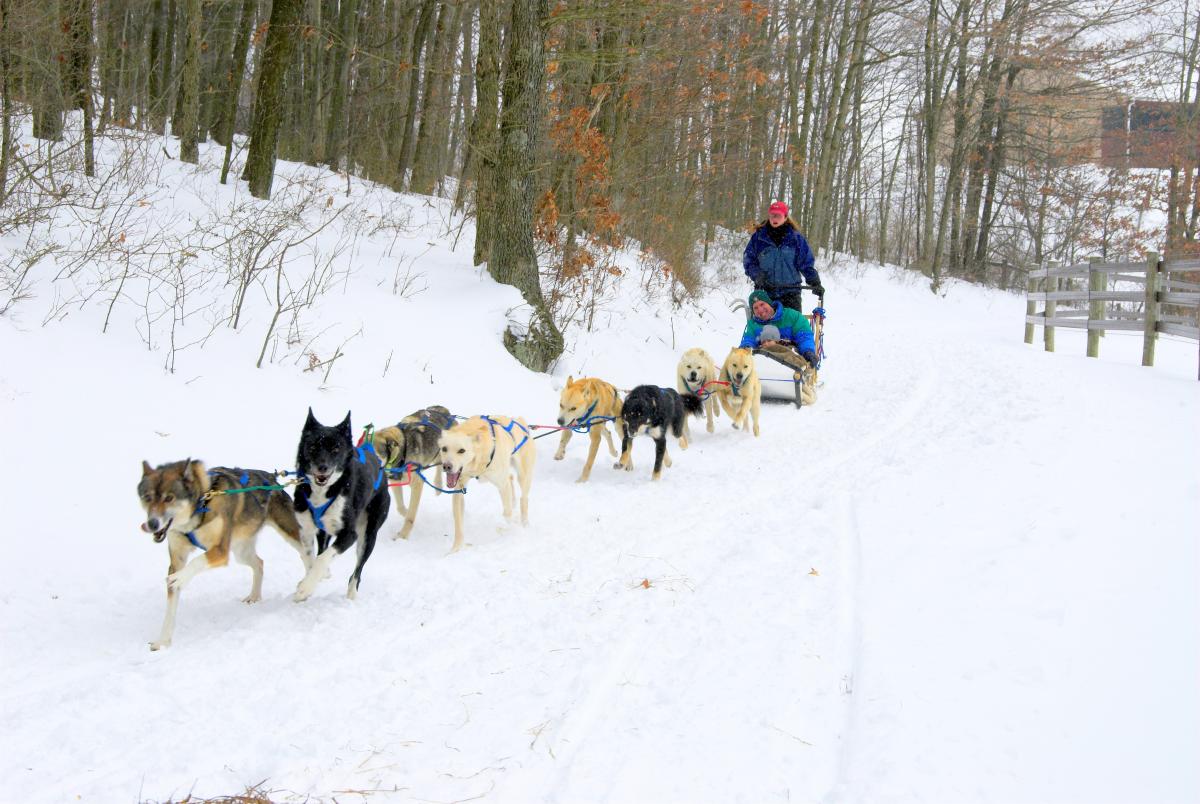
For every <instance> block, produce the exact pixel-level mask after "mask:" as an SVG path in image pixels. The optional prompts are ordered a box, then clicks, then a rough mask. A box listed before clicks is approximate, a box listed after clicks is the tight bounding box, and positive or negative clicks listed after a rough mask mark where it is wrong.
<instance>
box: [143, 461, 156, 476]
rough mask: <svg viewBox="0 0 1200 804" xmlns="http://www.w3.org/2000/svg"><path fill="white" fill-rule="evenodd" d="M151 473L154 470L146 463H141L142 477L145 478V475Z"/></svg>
mask: <svg viewBox="0 0 1200 804" xmlns="http://www.w3.org/2000/svg"><path fill="white" fill-rule="evenodd" d="M153 471H154V470H153V469H151V468H150V464H148V463H146V462H145V461H142V477H145V476H146V475H148V474H150V473H151V472H153Z"/></svg>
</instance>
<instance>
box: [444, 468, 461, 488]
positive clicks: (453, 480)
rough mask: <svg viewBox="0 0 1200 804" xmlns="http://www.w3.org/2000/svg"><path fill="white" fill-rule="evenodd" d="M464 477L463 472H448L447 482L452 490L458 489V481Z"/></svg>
mask: <svg viewBox="0 0 1200 804" xmlns="http://www.w3.org/2000/svg"><path fill="white" fill-rule="evenodd" d="M461 476H462V472H447V473H446V482H447V483H449V484H450V488H452V489H453V488H458V479H459V478H460V477H461Z"/></svg>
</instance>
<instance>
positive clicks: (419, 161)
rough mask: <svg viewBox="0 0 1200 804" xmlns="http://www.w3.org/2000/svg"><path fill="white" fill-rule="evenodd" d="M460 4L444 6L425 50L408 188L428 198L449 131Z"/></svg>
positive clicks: (437, 177)
mask: <svg viewBox="0 0 1200 804" xmlns="http://www.w3.org/2000/svg"><path fill="white" fill-rule="evenodd" d="M461 12H462V5H461V3H447V4H446V5H443V6H442V10H441V13H439V14H438V22H437V28H436V31H435V33H434V37H433V44H432V45H431V46H430V48H429V56H428V58H427V59H426V60H427V61H428V63H429V67H428V70H427V71H426V79H425V98H424V101H423V102H422V104H421V126H420V130H419V132H418V134H417V148H416V156H415V157H414V158H413V175H412V181H411V182H410V183H409V189H410V190H411V191H412V192H414V193H421V194H422V195H429V194H430V193H432V192H433V189H434V186H435V185H436V184H437V181H438V179H439V178H440V175H441V167H442V161H443V160H442V157H443V154H444V153H445V150H446V134H447V131H448V129H449V121H448V118H449V116H450V115H449V113H450V108H449V94H450V86H451V83H452V79H453V75H452V73H453V70H452V69H451V65H452V64H453V60H454V45H455V43H456V42H457V41H458V20H459V15H460V14H461Z"/></svg>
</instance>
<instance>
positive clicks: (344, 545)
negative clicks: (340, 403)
mask: <svg viewBox="0 0 1200 804" xmlns="http://www.w3.org/2000/svg"><path fill="white" fill-rule="evenodd" d="M296 470H297V472H298V473H299V476H300V485H298V486H296V497H295V503H294V505H295V509H296V513H297V514H298V515H299V520H300V528H301V530H302V531H303V532H304V534H305V536H306V538H307V537H308V536H310V535H312V534H313V533H314V532H315V539H316V543H317V556H316V558H315V559H314V560H313V563H312V566H311V567H310V568H309V570H308V574H307V575H305V576H304V580H302V581H300V584H299V586H297V587H296V594H295V595H294V596H293V598H292V599H293V600H295V601H296V602H297V603H299V602H300V601H303V600H307V599H308V598H309V597H310V596H311V595H312V593H313V592H314V591H316V588H317V584H318V583H320V582H321V580H322V579H323V578H325V577H326V576H327V574H328V571H329V565H330V564H332V563H333V559H334V558H335V557H336V556H337V555H338V554H339V553H344V552H346V551H347V550H349V549H350V546H351V545H355V546H357V548H358V549H357V552H358V562H357V564H355V566H354V572H353V573H351V575H350V582H349V584H348V585H347V588H346V597H348V598H350V599H351V600H353V599H354V598H355V596H356V595H357V594H358V585H359V582H360V581H361V580H362V571H363V566H364V565H365V564H366V563H367V559H368V558H370V557H371V551H372V550H374V549H375V536H376V534H378V533H379V528H380V527H381V526H382V525H383V521H384V520H385V519H387V514H388V501H387V484H386V483H385V482H384V474H383V464H381V463H380V461H379V457H378V456H377V455H376V454H375V450H374V449H373V447H372V445H370V444H367V445H365V446H362V447H355V446H354V439H353V436H352V435H351V433H350V414H349V413H347V414H346V418H345V419H343V420H342V422H341V423H340V424H336V425H334V426H333V427H326V426H325V425H323V424H321V423H320V422H319V421H317V419H316V417H315V416H313V412H312V408H309V409H308V418H307V419H306V420H305V422H304V430H303V431H302V432H301V434H300V447H299V449H298V450H297V451H296Z"/></svg>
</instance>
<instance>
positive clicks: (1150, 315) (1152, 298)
mask: <svg viewBox="0 0 1200 804" xmlns="http://www.w3.org/2000/svg"><path fill="white" fill-rule="evenodd" d="M1157 338H1158V254H1157V253H1156V252H1153V251H1151V252H1150V253H1149V254H1147V255H1146V331H1145V334H1144V335H1143V336H1142V365H1143V366H1153V365H1154V343H1155V340H1156V339H1157Z"/></svg>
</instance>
